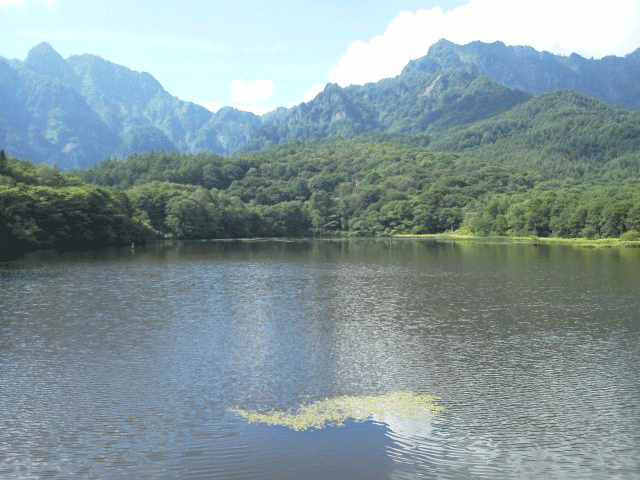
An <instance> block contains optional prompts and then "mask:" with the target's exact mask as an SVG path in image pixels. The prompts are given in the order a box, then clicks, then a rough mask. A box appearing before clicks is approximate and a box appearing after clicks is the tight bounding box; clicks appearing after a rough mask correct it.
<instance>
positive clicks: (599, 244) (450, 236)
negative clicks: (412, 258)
mask: <svg viewBox="0 0 640 480" xmlns="http://www.w3.org/2000/svg"><path fill="white" fill-rule="evenodd" d="M392 237H393V238H433V239H435V240H448V241H476V242H486V243H527V244H531V245H571V246H574V247H582V248H613V247H632V248H639V247H640V240H621V239H619V238H598V239H592V240H591V239H587V238H560V237H536V236H528V237H514V236H498V235H494V236H482V235H473V234H471V233H468V232H457V231H453V232H446V233H435V234H421V235H413V234H397V235H392Z"/></svg>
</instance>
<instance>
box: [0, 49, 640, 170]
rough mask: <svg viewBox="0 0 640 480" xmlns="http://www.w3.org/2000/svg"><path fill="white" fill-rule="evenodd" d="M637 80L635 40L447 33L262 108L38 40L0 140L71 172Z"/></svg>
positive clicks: (393, 123)
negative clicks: (564, 51) (207, 99)
mask: <svg viewBox="0 0 640 480" xmlns="http://www.w3.org/2000/svg"><path fill="white" fill-rule="evenodd" d="M639 78H640V49H639V50H637V51H636V52H634V53H632V54H629V55H627V56H626V57H606V58H603V59H601V60H588V59H585V58H582V57H580V56H578V55H575V54H574V55H571V56H569V57H562V56H557V55H552V54H550V53H546V52H537V51H535V50H534V49H532V48H530V47H506V46H505V45H504V44H502V43H499V42H498V43H492V44H485V43H481V42H473V43H470V44H468V45H464V46H460V45H455V44H453V43H451V42H447V41H446V40H442V41H440V42H438V43H436V44H435V45H433V46H432V47H431V48H430V50H429V52H428V54H427V55H426V56H425V57H423V58H421V59H418V60H415V61H412V62H410V63H409V64H408V65H407V66H406V68H405V69H404V71H403V72H402V74H401V75H399V76H397V77H395V78H390V79H385V80H382V81H380V82H377V83H370V84H367V85H363V86H351V87H347V88H341V87H339V86H337V85H333V84H329V85H327V86H326V88H325V90H324V91H323V92H322V93H320V94H319V95H318V96H317V97H316V98H315V99H313V100H312V101H310V102H307V103H302V104H300V105H297V106H295V107H293V108H290V109H285V108H280V109H278V110H276V111H274V112H271V113H269V114H267V115H264V116H262V117H259V116H256V115H254V114H252V113H248V112H242V111H239V110H236V109H233V108H230V107H226V108H223V109H221V110H219V111H218V112H216V113H211V112H209V111H208V110H206V109H205V108H203V107H200V106H198V105H195V104H193V103H190V102H185V101H182V100H180V99H178V98H176V97H174V96H172V95H170V94H169V93H168V92H166V91H165V90H164V89H163V88H162V86H161V85H160V83H158V81H157V80H155V79H154V78H153V77H152V76H151V75H150V74H148V73H140V72H135V71H132V70H130V69H128V68H126V67H123V66H119V65H116V64H114V63H111V62H108V61H106V60H104V59H102V58H100V57H97V56H94V55H86V54H85V55H80V56H72V57H70V58H68V59H64V58H63V57H62V56H60V55H59V54H58V53H57V52H56V51H55V50H54V49H53V48H52V47H51V46H50V45H48V44H46V43H42V44H40V45H37V46H36V47H34V48H33V49H32V50H31V51H30V52H29V54H28V55H27V59H26V60H25V61H18V60H6V59H2V58H0V148H3V149H4V150H5V151H6V153H7V154H8V155H11V156H16V157H22V158H27V159H29V160H31V161H34V162H36V163H38V162H45V163H48V164H57V165H58V167H59V168H61V169H63V170H66V169H71V168H85V167H87V166H90V165H92V164H94V163H96V162H98V161H99V160H101V159H103V158H107V157H118V158H123V157H125V156H127V155H129V154H131V153H143V152H148V151H152V150H156V151H157V150H163V151H175V152H183V153H198V152H211V153H216V154H218V155H229V154H232V153H235V152H242V151H251V150H258V149H260V148H263V147H265V146H268V145H275V144H278V143H281V142H285V141H290V140H294V139H295V140H316V139H322V138H326V137H329V136H342V137H347V138H348V137H353V136H356V135H359V134H362V133H367V132H381V133H385V134H387V133H396V134H416V133H419V134H421V135H422V136H423V137H425V138H429V137H431V136H433V137H434V138H436V137H438V136H439V135H440V134H441V133H442V132H446V131H447V130H449V129H451V128H459V127H462V126H465V125H472V124H474V123H475V122H479V121H483V120H487V119H490V118H492V117H494V116H496V115H499V114H502V113H504V112H508V111H509V110H511V109H512V108H514V107H515V106H517V105H521V104H523V103H524V102H527V101H529V100H530V99H531V97H532V95H540V94H541V93H544V92H548V91H552V90H557V89H569V90H575V91H577V92H582V93H585V94H587V95H591V96H593V97H596V98H598V99H601V100H602V101H605V102H608V103H612V104H617V105H622V106H624V107H626V108H628V109H632V110H640V81H639V80H638V79H639ZM442 141H444V140H442Z"/></svg>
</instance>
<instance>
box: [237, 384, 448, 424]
mask: <svg viewBox="0 0 640 480" xmlns="http://www.w3.org/2000/svg"><path fill="white" fill-rule="evenodd" d="M436 400H438V397H435V396H433V395H415V394H413V393H411V392H396V393H388V394H385V395H378V396H360V397H348V396H342V397H335V398H328V399H326V400H320V401H317V402H313V403H308V404H302V405H299V406H298V407H296V408H295V409H291V410H286V411H284V410H272V411H269V412H266V413H255V412H248V411H247V410H243V409H241V408H235V409H230V411H231V412H233V413H235V414H237V415H240V416H241V417H244V418H246V419H247V420H248V421H249V423H264V424H266V425H278V426H282V427H287V428H290V429H292V430H309V429H321V428H324V427H326V426H329V425H331V426H341V425H344V422H345V420H347V419H349V418H351V419H353V420H355V421H360V422H361V421H364V420H367V419H368V418H370V417H372V416H374V415H392V416H395V417H399V418H406V419H411V420H422V419H429V418H431V417H433V416H435V415H438V414H440V413H442V412H444V407H442V406H440V405H436V404H434V403H433V402H434V401H436Z"/></svg>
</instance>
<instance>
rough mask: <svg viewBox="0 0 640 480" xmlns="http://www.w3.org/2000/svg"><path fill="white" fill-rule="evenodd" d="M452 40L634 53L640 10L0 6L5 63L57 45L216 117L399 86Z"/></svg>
mask: <svg viewBox="0 0 640 480" xmlns="http://www.w3.org/2000/svg"><path fill="white" fill-rule="evenodd" d="M440 38H447V39H449V40H451V41H454V42H456V43H468V42H470V41H473V40H483V41H495V40H501V41H504V42H505V43H506V44H508V45H531V46H533V47H535V48H536V49H538V50H547V51H551V52H554V53H560V54H569V53H571V52H574V51H575V52H578V53H580V54H581V55H583V56H585V57H596V58H599V57H602V56H604V55H610V54H611V55H625V54H627V53H630V52H631V51H634V50H635V49H637V48H639V47H640V0H448V1H438V0H422V1H418V0H371V1H361V0H342V1H335V0H318V1H315V0H306V1H305V0H297V1H296V0H269V1H266V0H265V1H263V0H208V1H207V0H179V1H178V0H128V1H124V0H91V1H86V0H0V56H3V57H5V58H18V59H21V60H22V59H24V58H26V55H27V52H28V51H29V49H30V48H31V47H33V46H34V45H36V44H38V43H40V42H43V41H46V42H49V43H50V44H51V45H52V46H53V48H55V49H56V50H57V51H58V52H59V53H60V54H61V55H62V56H63V57H65V58H67V57H69V56H70V55H77V54H82V53H91V54H94V55H99V56H101V57H103V58H105V59H107V60H110V61H112V62H114V63H118V64H121V65H124V66H126V67H128V68H131V69H132V70H137V71H146V72H149V73H151V74H152V75H153V76H154V77H155V78H156V79H158V81H160V83H161V84H162V85H163V87H164V88H165V89H166V90H167V91H168V92H169V93H171V94H172V95H175V96H177V97H179V98H181V99H183V100H188V101H192V102H194V103H198V104H200V105H203V106H206V107H207V108H210V109H212V110H215V109H216V108H219V107H220V106H222V105H232V106H235V107H237V108H240V109H244V110H250V111H254V112H256V113H265V112H266V111H269V110H271V109H273V108H276V107H279V106H284V107H288V106H292V105H296V104H298V103H300V102H302V101H305V100H306V101H308V100H310V99H311V98H312V97H313V96H314V94H317V93H318V92H319V91H320V90H321V89H322V88H323V87H324V85H325V84H326V83H327V82H335V83H338V84H340V85H343V86H346V85H349V84H362V83H365V82H369V81H377V80H379V79H381V78H385V77H390V76H394V75H397V74H398V73H399V72H400V70H401V69H402V67H403V66H404V65H405V64H406V63H407V62H408V61H409V60H410V59H412V58H418V57H420V56H423V55H425V54H426V52H427V50H428V48H429V46H430V45H431V44H433V43H434V42H435V41H437V40H438V39H440Z"/></svg>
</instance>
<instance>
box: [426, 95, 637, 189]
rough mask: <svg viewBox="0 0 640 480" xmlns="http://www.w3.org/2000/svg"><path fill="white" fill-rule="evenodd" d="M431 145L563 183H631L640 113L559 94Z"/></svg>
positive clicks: (446, 135) (442, 137)
mask: <svg viewBox="0 0 640 480" xmlns="http://www.w3.org/2000/svg"><path fill="white" fill-rule="evenodd" d="M429 146H430V148H431V149H433V150H436V151H456V152H468V153H469V154H471V155H473V156H474V157H475V158H478V159H482V160H486V161H491V162H496V163H501V164H508V165H511V166H514V167H516V168H518V169H520V170H526V171H531V172H540V173H544V174H545V175H546V176H549V177H551V178H554V177H555V178H558V179H562V181H563V182H568V181H570V180H573V181H575V182H578V183H583V182H587V183H600V182H603V181H608V182H611V181H616V182H625V181H630V180H634V179H637V178H638V175H640V113H638V112H631V111H629V110H625V109H624V108H621V107H615V106H611V105H608V104H606V103H603V102H600V101H598V100H596V99H595V98H593V97H589V96H587V95H583V94H578V93H575V92H572V91H556V92H552V93H547V94H543V95H540V96H538V97H534V98H533V99H531V100H529V101H528V102H526V103H522V104H520V105H517V106H516V107H514V108H513V109H511V110H510V111H508V112H505V113H503V114H501V115H497V116H495V117H493V118H491V119H488V120H484V121H481V122H477V123H474V124H472V125H468V126H465V127H461V128H457V129H451V130H448V131H447V132H444V133H442V134H440V135H437V136H433V137H432V138H431V143H430V144H429Z"/></svg>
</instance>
